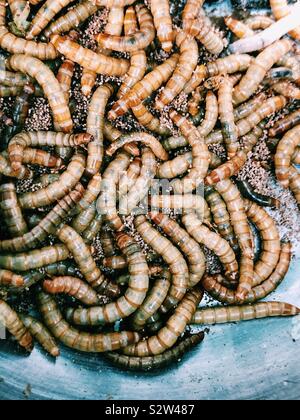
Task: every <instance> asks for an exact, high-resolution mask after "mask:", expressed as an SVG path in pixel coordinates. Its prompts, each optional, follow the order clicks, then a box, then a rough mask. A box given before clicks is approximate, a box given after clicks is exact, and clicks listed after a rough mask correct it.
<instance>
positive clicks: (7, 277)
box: [0, 269, 24, 288]
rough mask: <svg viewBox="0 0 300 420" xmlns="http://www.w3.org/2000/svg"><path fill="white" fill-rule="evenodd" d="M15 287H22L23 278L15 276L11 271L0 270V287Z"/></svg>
mask: <svg viewBox="0 0 300 420" xmlns="http://www.w3.org/2000/svg"><path fill="white" fill-rule="evenodd" d="M2 286H5V287H16V288H20V287H23V286H24V278H23V277H22V276H20V275H19V274H15V273H13V272H12V271H8V270H1V269H0V287H2Z"/></svg>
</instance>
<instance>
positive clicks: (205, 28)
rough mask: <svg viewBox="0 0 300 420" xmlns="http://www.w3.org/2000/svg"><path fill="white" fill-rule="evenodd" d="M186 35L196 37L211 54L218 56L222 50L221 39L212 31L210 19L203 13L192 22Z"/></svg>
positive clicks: (222, 43)
mask: <svg viewBox="0 0 300 420" xmlns="http://www.w3.org/2000/svg"><path fill="white" fill-rule="evenodd" d="M188 33H189V34H190V35H192V36H194V37H196V38H197V39H198V40H199V41H200V42H201V44H203V45H204V47H205V48H206V49H207V51H209V52H210V53H211V54H215V55H219V54H221V52H222V51H223V49H224V42H223V39H222V38H221V36H220V35H219V34H218V33H217V32H216V31H215V30H214V28H213V25H212V23H211V21H210V19H209V18H208V17H207V16H206V15H205V13H204V12H203V13H202V14H201V16H199V17H198V18H197V19H195V20H194V21H193V23H192V25H191V26H190V28H189V30H188Z"/></svg>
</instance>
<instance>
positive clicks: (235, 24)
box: [224, 16, 254, 38]
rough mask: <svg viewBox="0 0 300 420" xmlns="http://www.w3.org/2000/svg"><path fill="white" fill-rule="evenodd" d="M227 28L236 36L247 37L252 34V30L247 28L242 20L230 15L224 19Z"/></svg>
mask: <svg viewBox="0 0 300 420" xmlns="http://www.w3.org/2000/svg"><path fill="white" fill-rule="evenodd" d="M224 20H225V24H226V26H227V28H228V29H230V30H231V32H233V33H234V34H235V35H236V36H237V37H238V38H247V37H249V36H253V35H254V31H253V30H252V29H251V28H249V26H248V25H247V24H245V23H244V22H242V21H240V20H238V19H234V18H233V17H232V16H228V17H227V18H225V19H224Z"/></svg>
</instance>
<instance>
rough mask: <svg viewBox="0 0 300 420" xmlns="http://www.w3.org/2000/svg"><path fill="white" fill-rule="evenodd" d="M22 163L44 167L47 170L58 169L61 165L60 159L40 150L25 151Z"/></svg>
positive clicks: (29, 149)
mask: <svg viewBox="0 0 300 420" xmlns="http://www.w3.org/2000/svg"><path fill="white" fill-rule="evenodd" d="M23 163H25V164H31V165H39V166H45V167H47V168H60V167H61V166H62V165H63V161H62V159H61V158H59V157H56V156H53V155H51V153H48V152H45V151H44V150H41V149H31V148H28V149H25V150H24V155H23Z"/></svg>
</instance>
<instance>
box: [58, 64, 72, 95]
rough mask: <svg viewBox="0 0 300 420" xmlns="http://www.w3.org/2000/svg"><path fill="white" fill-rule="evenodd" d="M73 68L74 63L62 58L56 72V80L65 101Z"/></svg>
mask: <svg viewBox="0 0 300 420" xmlns="http://www.w3.org/2000/svg"><path fill="white" fill-rule="evenodd" d="M74 70H75V64H74V63H73V61H71V60H64V61H63V63H62V65H61V66H60V68H59V69H58V73H57V76H56V78H57V80H58V82H59V84H60V86H61V89H62V91H63V92H64V94H65V98H66V102H67V103H69V97H70V89H71V84H72V77H73V74H74Z"/></svg>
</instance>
